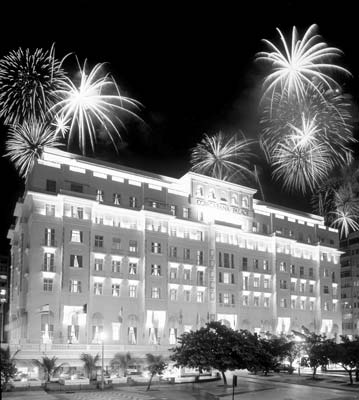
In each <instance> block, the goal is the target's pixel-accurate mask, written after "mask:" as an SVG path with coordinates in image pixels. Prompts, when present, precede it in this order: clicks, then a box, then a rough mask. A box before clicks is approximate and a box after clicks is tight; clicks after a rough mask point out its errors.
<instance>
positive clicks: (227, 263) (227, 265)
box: [223, 253, 229, 268]
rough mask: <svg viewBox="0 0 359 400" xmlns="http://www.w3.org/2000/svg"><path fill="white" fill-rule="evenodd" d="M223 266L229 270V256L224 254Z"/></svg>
mask: <svg viewBox="0 0 359 400" xmlns="http://www.w3.org/2000/svg"><path fill="white" fill-rule="evenodd" d="M223 266H224V268H229V254H228V253H223Z"/></svg>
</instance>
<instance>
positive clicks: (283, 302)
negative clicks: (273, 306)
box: [279, 299, 287, 308]
mask: <svg viewBox="0 0 359 400" xmlns="http://www.w3.org/2000/svg"><path fill="white" fill-rule="evenodd" d="M279 304H280V307H281V308H287V299H280V303H279Z"/></svg>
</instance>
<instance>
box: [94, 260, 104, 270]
mask: <svg viewBox="0 0 359 400" xmlns="http://www.w3.org/2000/svg"><path fill="white" fill-rule="evenodd" d="M94 269H95V271H102V269H103V258H95V266H94Z"/></svg>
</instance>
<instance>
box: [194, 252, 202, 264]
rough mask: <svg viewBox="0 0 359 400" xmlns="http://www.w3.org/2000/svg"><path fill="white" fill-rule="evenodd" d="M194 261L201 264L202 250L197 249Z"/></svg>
mask: <svg viewBox="0 0 359 400" xmlns="http://www.w3.org/2000/svg"><path fill="white" fill-rule="evenodd" d="M196 262H197V265H203V251H202V250H197V256H196Z"/></svg>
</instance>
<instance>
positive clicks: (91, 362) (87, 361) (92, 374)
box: [80, 353, 100, 380]
mask: <svg viewBox="0 0 359 400" xmlns="http://www.w3.org/2000/svg"><path fill="white" fill-rule="evenodd" d="M80 360H81V361H83V363H84V369H85V373H86V375H87V377H88V378H89V379H90V380H94V379H96V370H97V365H96V364H97V363H98V362H99V360H100V356H99V354H96V355H95V356H93V355H92V354H89V353H82V354H81V355H80Z"/></svg>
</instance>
